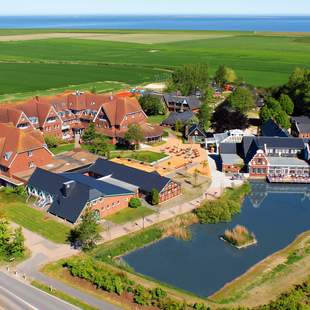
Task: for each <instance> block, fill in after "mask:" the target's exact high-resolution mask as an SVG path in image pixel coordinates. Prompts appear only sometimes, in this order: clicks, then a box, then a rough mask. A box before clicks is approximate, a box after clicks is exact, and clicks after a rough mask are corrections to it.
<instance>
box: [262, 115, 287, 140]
mask: <svg viewBox="0 0 310 310" xmlns="http://www.w3.org/2000/svg"><path fill="white" fill-rule="evenodd" d="M261 135H262V136H264V137H284V138H287V137H290V136H291V135H290V134H289V132H288V131H287V130H286V129H283V128H281V127H280V126H279V125H278V124H277V123H276V122H275V121H274V120H273V119H271V118H270V119H269V120H268V121H266V122H264V123H263V124H262V125H261Z"/></svg>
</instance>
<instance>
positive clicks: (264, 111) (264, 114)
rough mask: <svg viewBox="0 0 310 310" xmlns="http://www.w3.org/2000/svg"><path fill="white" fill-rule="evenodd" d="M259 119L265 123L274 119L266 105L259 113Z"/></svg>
mask: <svg viewBox="0 0 310 310" xmlns="http://www.w3.org/2000/svg"><path fill="white" fill-rule="evenodd" d="M259 117H260V119H261V120H262V122H263V123H265V122H267V121H268V120H269V119H272V118H273V113H272V111H271V110H270V109H269V108H268V107H267V106H266V105H265V106H263V107H262V108H261V110H260V111H259Z"/></svg>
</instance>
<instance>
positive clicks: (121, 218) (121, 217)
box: [105, 206, 154, 224]
mask: <svg viewBox="0 0 310 310" xmlns="http://www.w3.org/2000/svg"><path fill="white" fill-rule="evenodd" d="M153 213H154V211H152V210H151V209H149V208H147V207H144V206H141V207H139V208H126V209H123V210H121V211H119V212H117V213H114V214H112V215H109V216H107V217H106V218H105V219H106V220H108V221H111V222H113V223H115V224H124V223H127V222H132V221H135V220H138V219H140V218H142V217H143V216H144V217H145V216H148V215H151V214H153Z"/></svg>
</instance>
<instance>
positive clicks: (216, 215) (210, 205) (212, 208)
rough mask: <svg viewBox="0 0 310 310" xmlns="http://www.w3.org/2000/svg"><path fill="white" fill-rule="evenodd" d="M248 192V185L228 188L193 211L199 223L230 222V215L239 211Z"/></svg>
mask: <svg viewBox="0 0 310 310" xmlns="http://www.w3.org/2000/svg"><path fill="white" fill-rule="evenodd" d="M249 192H250V185H249V184H248V183H245V184H243V185H242V186H240V187H239V188H230V189H227V190H226V191H225V193H224V194H223V195H222V196H221V197H220V198H218V199H216V200H207V201H205V202H204V203H203V204H202V205H201V206H200V207H199V208H197V209H196V210H195V211H194V212H195V214H196V215H197V216H198V218H199V220H200V222H201V223H204V224H216V223H220V222H230V221H231V219H232V216H234V215H236V214H238V213H240V211H241V205H242V202H243V199H244V196H245V195H246V194H248V193H249Z"/></svg>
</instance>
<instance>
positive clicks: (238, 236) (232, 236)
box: [221, 225, 257, 249]
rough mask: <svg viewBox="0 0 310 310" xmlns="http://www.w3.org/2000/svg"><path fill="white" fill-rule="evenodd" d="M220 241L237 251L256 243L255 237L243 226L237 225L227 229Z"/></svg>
mask: <svg viewBox="0 0 310 310" xmlns="http://www.w3.org/2000/svg"><path fill="white" fill-rule="evenodd" d="M221 239H222V240H224V241H227V242H229V243H230V244H231V245H233V246H234V247H236V248H237V249H242V248H246V247H248V246H251V245H254V244H256V243H257V240H256V238H255V235H254V234H253V233H251V232H249V231H248V229H247V228H246V227H244V226H241V225H237V226H236V227H235V228H234V229H227V230H225V233H224V235H223V236H221Z"/></svg>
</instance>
